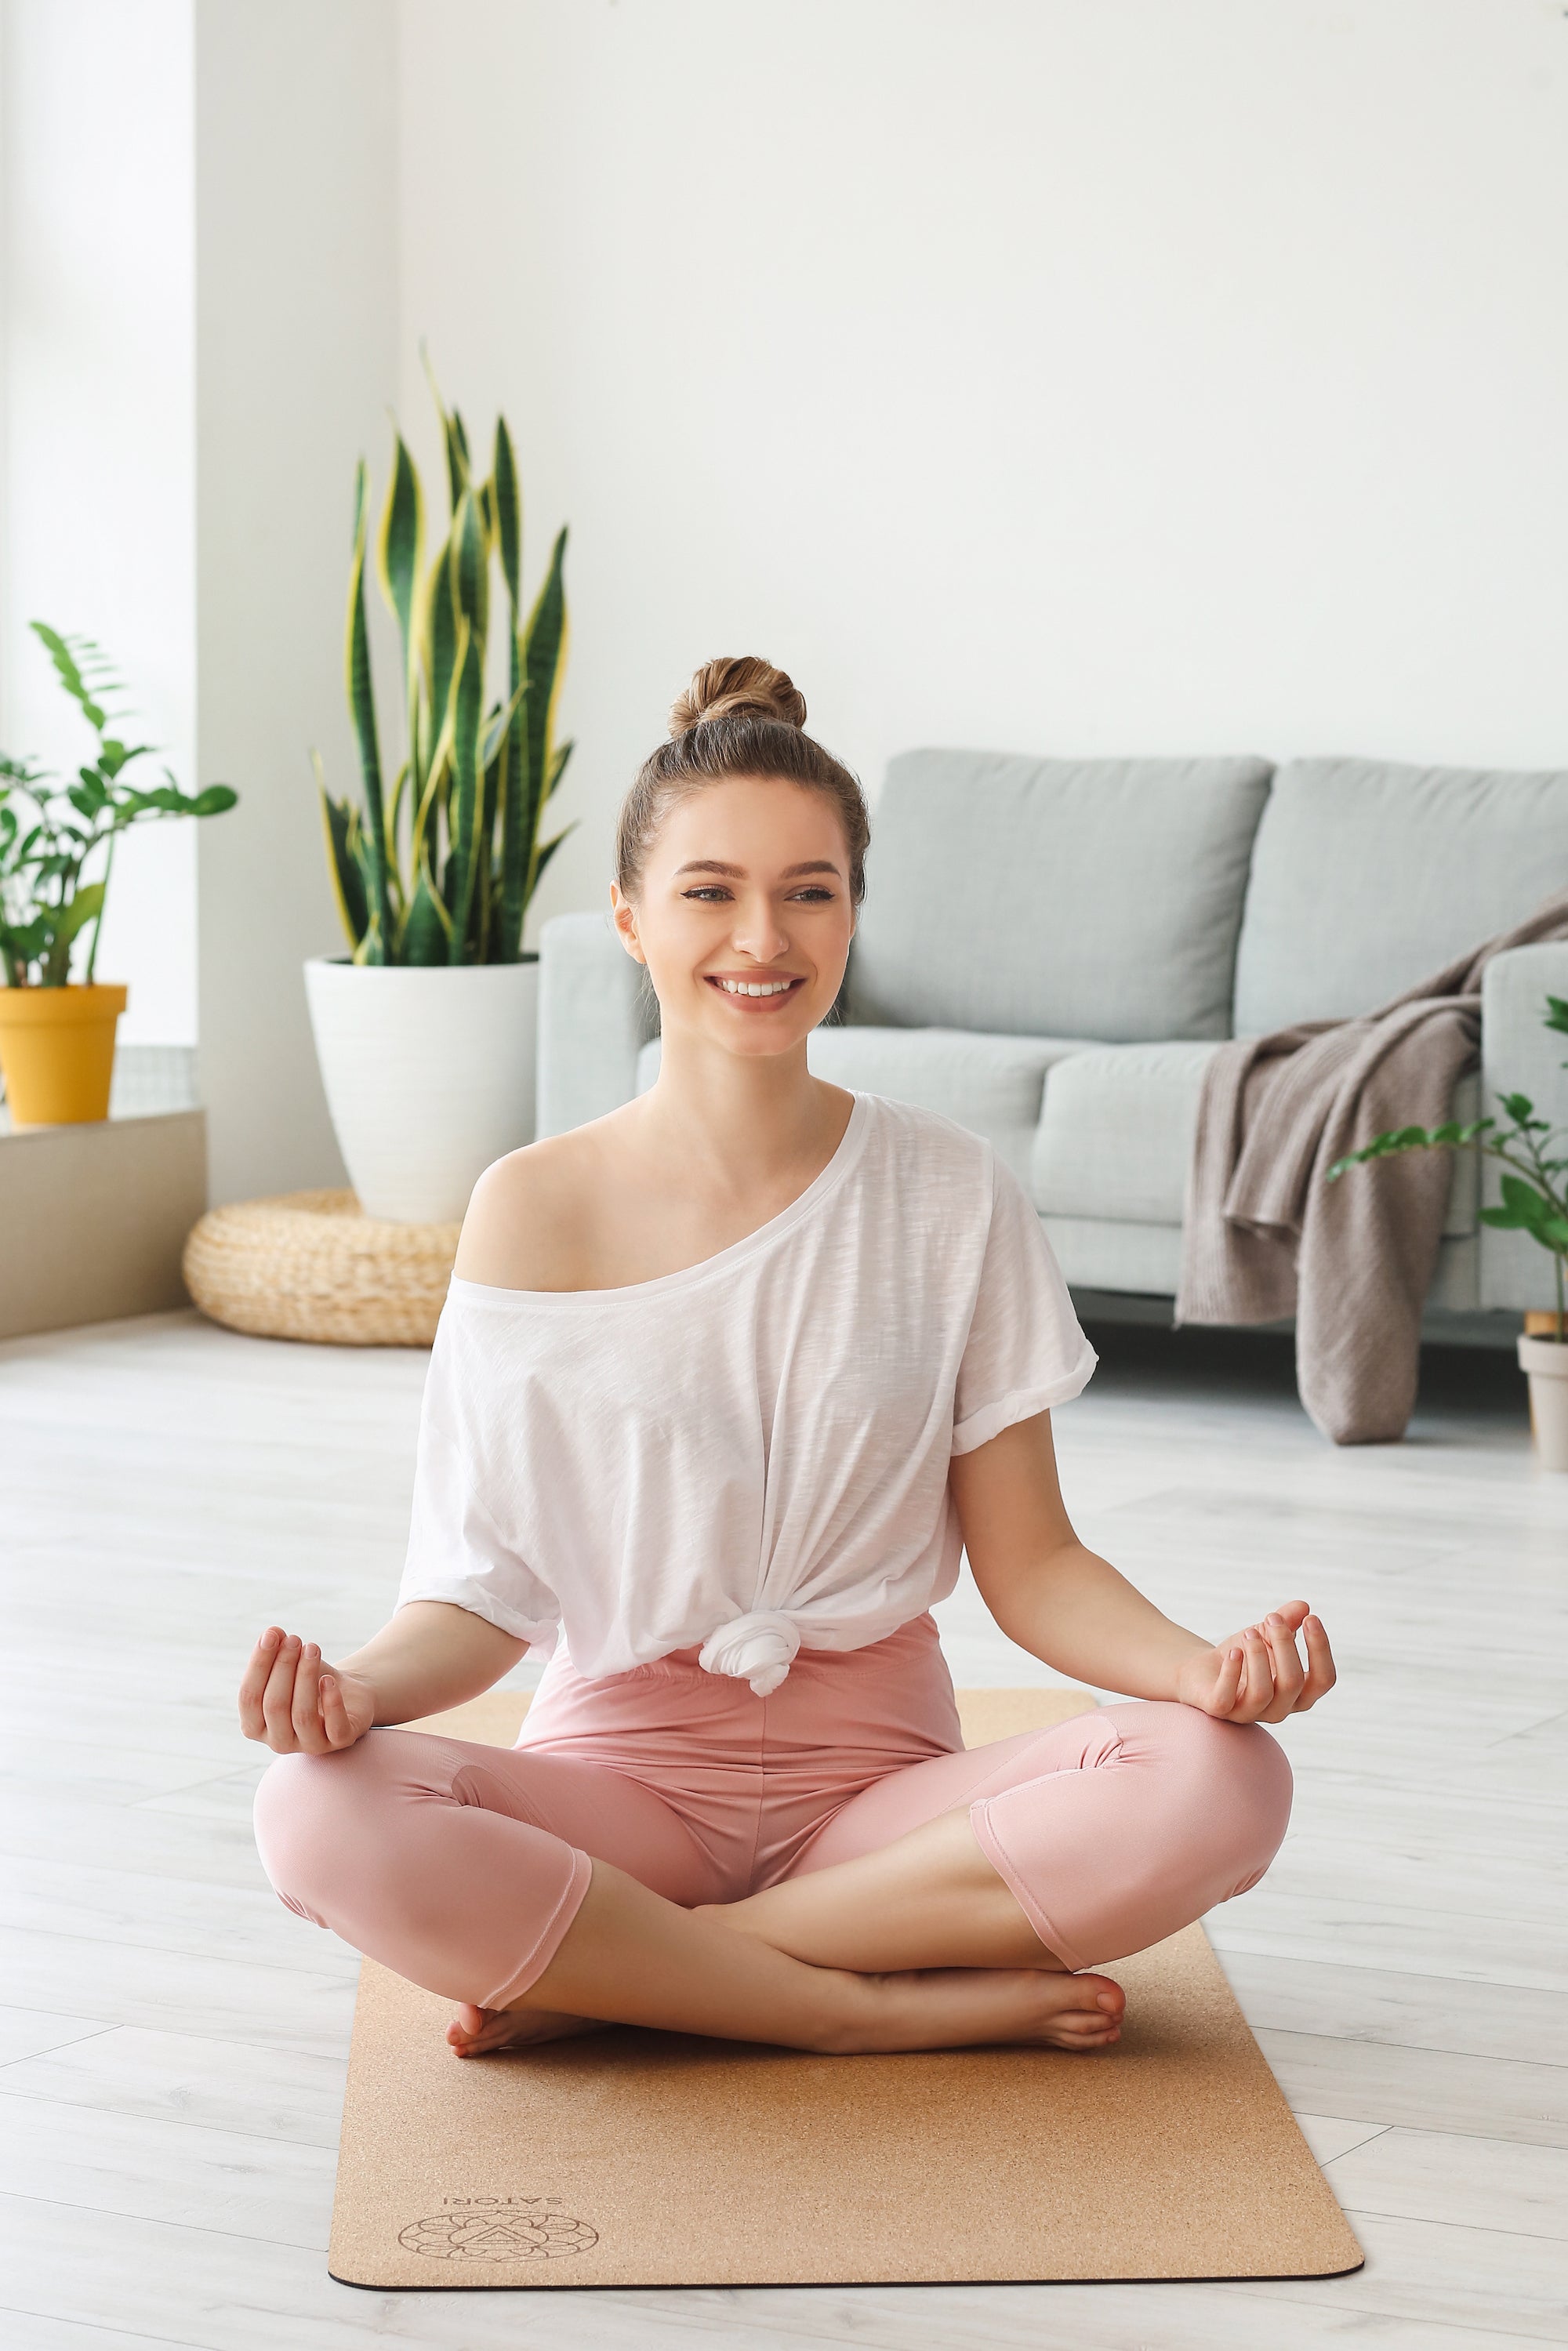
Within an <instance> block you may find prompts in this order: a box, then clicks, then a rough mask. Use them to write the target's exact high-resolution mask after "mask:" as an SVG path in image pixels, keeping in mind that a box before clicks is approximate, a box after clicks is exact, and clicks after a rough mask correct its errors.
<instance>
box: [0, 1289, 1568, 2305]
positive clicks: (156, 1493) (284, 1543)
mask: <svg viewBox="0 0 1568 2351" xmlns="http://www.w3.org/2000/svg"><path fill="white" fill-rule="evenodd" d="M1097 1335H1098V1336H1099V1337H1100V1340H1101V1343H1102V1348H1103V1354H1104V1357H1105V1361H1104V1363H1103V1367H1102V1370H1101V1372H1100V1373H1099V1374H1098V1375H1097V1377H1096V1379H1095V1381H1094V1384H1093V1385H1092V1388H1091V1390H1090V1392H1089V1394H1088V1395H1086V1396H1085V1397H1084V1398H1083V1399H1082V1402H1081V1403H1079V1404H1077V1405H1073V1406H1071V1407H1070V1408H1069V1409H1067V1410H1065V1411H1063V1412H1062V1413H1061V1414H1060V1415H1059V1416H1058V1431H1057V1433H1058V1440H1059V1445H1060V1449H1061V1456H1062V1460H1063V1469H1064V1481H1065V1485H1066V1489H1067V1493H1068V1499H1069V1502H1070V1505H1071V1507H1072V1509H1073V1510H1074V1512H1075V1515H1076V1517H1077V1519H1078V1521H1079V1524H1080V1526H1081V1528H1082V1532H1083V1533H1084V1535H1085V1537H1086V1539H1087V1540H1088V1541H1091V1542H1092V1543H1093V1544H1094V1545H1096V1546H1097V1547H1098V1548H1100V1549H1102V1550H1103V1551H1104V1552H1106V1553H1107V1554H1108V1555H1109V1556H1110V1557H1111V1558H1112V1559H1113V1560H1115V1561H1116V1562H1118V1563H1119V1564H1120V1565H1121V1566H1123V1567H1124V1569H1125V1570H1126V1571H1127V1572H1128V1573H1130V1574H1132V1575H1133V1576H1134V1578H1135V1579H1136V1580H1137V1581H1139V1582H1140V1583H1142V1584H1143V1586H1144V1588H1145V1590H1147V1591H1148V1592H1150V1593H1152V1594H1153V1596H1154V1597H1155V1599H1156V1600H1158V1601H1159V1603H1160V1604H1162V1606H1164V1607H1166V1609H1168V1610H1169V1611H1170V1613H1171V1614H1174V1615H1176V1616H1178V1617H1180V1618H1182V1619H1183V1620H1185V1621H1186V1623H1188V1624H1192V1625H1198V1626H1201V1627H1204V1628H1206V1629H1207V1630H1208V1631H1210V1632H1212V1633H1214V1634H1216V1635H1218V1634H1219V1633H1221V1632H1226V1631H1229V1630H1231V1629H1232V1628H1233V1627H1234V1626H1235V1625H1238V1624H1239V1623H1241V1622H1244V1621H1246V1620H1247V1619H1248V1618H1249V1617H1251V1616H1253V1615H1255V1614H1257V1613H1259V1611H1260V1610H1261V1609H1262V1608H1264V1607H1265V1606H1267V1605H1270V1604H1273V1603H1274V1602H1276V1601H1279V1600H1282V1599H1291V1598H1295V1597H1298V1596H1301V1597H1305V1598H1308V1599H1310V1600H1311V1601H1312V1603H1313V1604H1315V1605H1316V1606H1318V1607H1319V1608H1320V1609H1321V1610H1322V1613H1323V1614H1324V1615H1325V1616H1326V1618H1327V1619H1328V1621H1329V1624H1330V1626H1331V1629H1332V1630H1333V1633H1334V1634H1335V1635H1337V1646H1338V1649H1339V1654H1340V1657H1341V1661H1342V1667H1343V1680H1342V1683H1341V1687H1340V1688H1339V1689H1338V1690H1337V1691H1336V1692H1335V1693H1334V1695H1333V1698H1331V1699H1330V1701H1329V1702H1328V1704H1327V1705H1326V1706H1324V1707H1323V1708H1320V1709H1319V1711H1318V1712H1317V1713H1316V1714H1314V1715H1313V1716H1312V1717H1311V1718H1309V1719H1303V1720H1302V1721H1301V1722H1300V1723H1297V1724H1293V1725H1291V1726H1289V1727H1288V1728H1287V1730H1286V1733H1285V1736H1286V1738H1287V1740H1288V1744H1289V1748H1290V1751H1291V1759H1292V1761H1293V1762H1294V1764H1295V1766H1296V1771H1297V1787H1298V1802H1297V1810H1296V1815H1295V1821H1294V1824H1293V1826H1292V1829H1291V1835H1290V1839H1289V1841H1288V1843H1287V1844H1286V1846H1285V1849H1284V1851H1283V1854H1282V1855H1281V1858H1280V1860H1279V1861H1278V1862H1277V1864H1276V1865H1275V1867H1274V1869H1273V1871H1272V1872H1271V1874H1270V1876H1269V1877H1268V1879H1267V1880H1266V1881H1265V1883H1264V1884H1263V1886H1261V1887H1260V1888H1259V1889H1258V1890H1257V1891H1256V1892H1254V1893H1252V1894H1250V1895H1249V1896H1245V1897H1244V1898H1243V1899H1242V1900H1240V1901H1239V1902H1237V1903H1235V1904H1234V1905H1231V1906H1228V1907H1226V1908H1225V1909H1222V1910H1221V1911H1219V1912H1218V1913H1217V1914H1216V1915H1215V1917H1213V1919H1212V1920H1211V1922H1210V1925H1211V1932H1212V1934H1213V1937H1214V1939H1215V1942H1216V1943H1217V1945H1218V1948H1219V1949H1220V1951H1221V1953H1222V1955H1223V1958H1224V1960H1225V1964H1226V1967H1227V1969H1228V1971H1229V1973H1230V1976H1231V1979H1232V1980H1233V1982H1234V1983H1235V1985H1236V1987H1237V1989H1238V1991H1239V1994H1240V1996H1241V1999H1242V2001H1243V2003H1244V2005H1245V2007H1246V2010H1247V2012H1248V2014H1249V2017H1250V2018H1251V2020H1252V2022H1253V2024H1254V2026H1255V2027H1256V2029H1257V2031H1258V2032H1259V2034H1260V2039H1261V2041H1262V2043H1263V2046H1264V2048H1265V2049H1266V2051H1267V2053H1268V2055H1269V2057H1270V2062H1271V2063H1272V2064H1273V2065H1274V2067H1275V2069H1276V2071H1277V2073H1278V2074H1279V2076H1280V2079H1281V2082H1282V2083H1283V2084H1284V2085H1285V2088H1286V2090H1287V2092H1288V2093H1289V2095H1290V2097H1291V2102H1292V2104H1293V2105H1295V2106H1296V2108H1297V2109H1298V2111H1299V2112H1300V2114H1301V2118H1302V2124H1303V2127H1304V2128H1305V2130H1306V2132H1307V2134H1308V2136H1309V2137H1310V2138H1311V2140H1312V2145H1313V2147H1314V2148H1315V2150H1316V2151H1317V2153H1318V2155H1319V2158H1320V2159H1321V2160H1322V2162H1323V2163H1324V2164H1325V2166H1326V2168H1327V2170H1328V2176H1329V2178H1330V2179H1332V2180H1333V2183H1334V2186H1335V2188H1336V2189H1337V2191H1338V2193H1339V2196H1340V2199H1341V2200H1342V2202H1343V2204H1344V2205H1345V2207H1346V2209H1347V2210H1349V2211H1350V2212H1351V2213H1352V2215H1353V2216H1354V2224H1355V2227H1356V2229H1357V2231H1358V2232H1359V2234H1360V2235H1361V2237H1362V2240H1363V2241H1364V2244H1365V2245H1366V2247H1367V2248H1368V2252H1369V2260H1368V2262H1367V2266H1366V2268H1365V2270H1364V2272H1363V2273H1360V2274H1359V2275H1357V2276H1354V2277H1350V2278H1343V2279H1336V2280H1330V2281H1323V2282H1320V2283H1300V2284H1292V2283H1282V2284H1247V2283H1241V2284H1235V2285H1177V2286H1162V2285H1142V2286H1094V2287H1082V2286H1071V2287H1068V2286H1055V2287H1037V2286H1007V2287H986V2288H964V2289H958V2288H949V2287H926V2288H900V2289H896V2290H894V2289H883V2288H857V2289H852V2290H850V2289H845V2290H838V2289H831V2288H816V2289H811V2290H810V2291H805V2292H800V2291H768V2292H745V2293H731V2292H728V2291H715V2292H688V2293H664V2292H653V2293H639V2294H587V2295H583V2294H570V2295H561V2296H559V2298H556V2297H551V2296H547V2295H539V2296H537V2297H535V2296H521V2295H516V2294H403V2295H381V2294H364V2293H357V2292H355V2291H353V2290H351V2289H350V2288H346V2287H342V2286H338V2285H334V2284H333V2283H330V2281H329V2279H328V2277H327V2275H326V2273H325V2267H324V2262H323V2248H324V2247H325V2244H326V2241H327V2228H328V2214H329V2201H330V2196H331V2187H332V2167H333V2154H334V2147H335V2145H336V2137H337V2123H338V2101H339V2096H340V2085H341V2081H342V2073H343V2059H344V2052H345V2049H346V2046H347V2042H348V2032H349V2014H350V2001H351V1998H352V1988H353V1975H354V1964H353V1960H352V1957H351V1955H350V1953H349V1952H348V1951H347V1950H345V1949H343V1948H342V1947H341V1946H340V1945H337V1944H335V1943H334V1942H333V1941H331V1940H330V1939H329V1938H328V1937H327V1936H325V1935H323V1934H320V1933H319V1932H317V1931H316V1930H314V1929H312V1928H308V1927H305V1926H303V1925H302V1924H301V1923H300V1922H299V1920H298V1919H297V1918H295V1917H291V1916H290V1915H289V1914H288V1913H287V1911H286V1910H285V1909H284V1908H283V1907H282V1906H281V1905H280V1904H279V1903H278V1902H277V1900H276V1898H275V1897H274V1896H272V1894H271V1893H270V1891H269V1890H268V1888H267V1885H266V1883H265V1881H264V1880H263V1878H262V1876H261V1872H260V1869H259V1867H258V1865H257V1863H256V1855H255V1853H254V1850H253V1848H252V1844H251V1837H250V1828H249V1818H248V1813H249V1801H250V1793H251V1789H252V1786H253V1784H254V1782H255V1779H256V1770H257V1761H256V1754H257V1751H256V1750H255V1749H254V1748H250V1747H247V1746H246V1744H245V1742H244V1741H243V1740H241V1739H240V1738H239V1736H238V1733H237V1731H236V1730H235V1727H234V1721H233V1708H232V1698H231V1692H232V1687H233V1684H234V1682H235V1676H236V1674H237V1671H238V1668H239V1663H240V1659H241V1656H242V1653H243V1652H244V1650H245V1649H246V1647H247V1646H248V1644H249V1642H250V1640H251V1638H252V1637H253V1636H254V1634H255V1633H256V1630H257V1629H258V1628H259V1626H260V1625H262V1624H263V1623H265V1622H266V1621H267V1620H268V1619H269V1618H272V1617H276V1616H280V1617H282V1618H283V1619H284V1620H285V1621H287V1623H289V1624H290V1625H295V1626H297V1627H298V1628H302V1629H303V1630H304V1631H305V1632H306V1633H307V1634H308V1635H313V1636H315V1637H317V1638H319V1640H320V1641H321V1642H322V1643H323V1645H324V1646H325V1647H326V1648H327V1650H328V1652H329V1654H330V1653H331V1651H332V1650H334V1649H337V1648H340V1647H341V1646H346V1645H348V1644H350V1643H351V1642H353V1641H354V1640H355V1639H356V1638H358V1637H359V1636H361V1635H363V1634H364V1633H365V1632H366V1631H368V1630H369V1629H370V1628H371V1627H372V1626H373V1625H375V1624H377V1623H378V1622H380V1621H381V1619H382V1616H383V1614H384V1613H385V1611H386V1609H387V1606H388V1604H389V1603H390V1599H391V1596H392V1592H393V1589H394V1586H395V1582H396V1576H397V1571H398V1567H399V1563H400V1559H401V1552H402V1540H403V1535H404V1530H405V1525H406V1515H407V1505H408V1493H409V1481H410V1466H411V1459H412V1450H413V1432H414V1426H415V1419H416V1415H417V1409H418V1401H419V1390H420V1384H421V1381H422V1378H423V1368H424V1364H423V1357H421V1356H419V1355H415V1354H412V1353H365V1354H357V1353H346V1352H339V1351H335V1350H331V1349H310V1348H300V1347H291V1346H284V1345H270V1344H267V1343H263V1342H256V1341H248V1340H245V1339H240V1338H236V1337H234V1336H232V1335H229V1334H227V1333H224V1332H217V1331H215V1330H214V1329H212V1328H210V1327H209V1326H206V1325H204V1324H202V1323H199V1322H196V1321H195V1320H194V1319H193V1318H183V1317H172V1318H167V1319H162V1318H160V1319H155V1320H152V1321H146V1322H135V1323H126V1324H120V1325H119V1326H110V1327H105V1328H102V1329H99V1330H96V1331H90V1332H77V1333H69V1334H63V1335H61V1336H58V1337H52V1338H47V1339H35V1340H25V1341H19V1342H12V1343H10V1344H8V1345H6V1346H4V1347H0V1555H3V1561H4V1569H5V1604H4V1605H5V1619H4V1629H5V1700H6V1703H5V1723H4V1734H3V1739H0V1853H3V1854H4V1855H5V1856H6V1858H5V1861H4V1863H3V1865H0V1867H3V1870H4V1884H5V1900H4V1905H3V1914H0V1915H3V1920H4V1924H3V1927H0V1950H3V1955H4V1963H5V1975H4V1980H3V1981H0V2001H4V2002H5V2006H4V2007H0V2093H3V2094H4V2095H5V2098H6V2100H7V2102H8V2103H7V2104H6V2105H5V2106H3V2107H0V2116H4V2119H5V2124H6V2125H7V2126H8V2127H6V2128H5V2129H4V2130H3V2131H0V2146H3V2149H4V2152H3V2155H0V2165H3V2173H0V2190H3V2191H4V2195H3V2197H0V2208H3V2221H0V2225H3V2226H4V2228H5V2247H4V2251H3V2252H0V2341H3V2342H4V2343H5V2346H7V2351H131V2346H139V2351H146V2346H148V2345H150V2344H151V2345H157V2344H162V2343H174V2344H182V2345H187V2346H201V2351H284V2347H285V2346H302V2351H350V2346H357V2345H361V2344H363V2343H364V2342H366V2341H367V2340H369V2339H373V2338H384V2339H389V2340H392V2341H395V2342H398V2343H406V2344H429V2345H440V2346H454V2351H487V2346H492V2345H495V2346H499V2345H502V2344H507V2345H513V2344H519V2343H523V2344H527V2345H528V2346H536V2351H537V2346H549V2347H550V2351H553V2346H558V2345H559V2346H567V2345H569V2344H570V2345H571V2346H585V2351H599V2346H604V2351H623V2346H624V2347H625V2351H630V2346H638V2351H642V2346H649V2351H665V2346H668V2351H674V2346H685V2345H691V2346H719V2345H722V2346H754V2351H755V2347H756V2346H765V2345H766V2346H773V2351H801V2346H812V2345H824V2346H826V2345H835V2346H847V2345H853V2346H862V2351H866V2346H870V2347H871V2351H894V2346H897V2351H903V2346H910V2351H1004V2346H1009V2351H1010V2347H1011V2346H1018V2351H1022V2346H1031V2351H1032V2346H1038V2345H1041V2344H1050V2345H1051V2346H1065V2351H1223V2346H1239V2345H1243V2344H1246V2345H1249V2346H1252V2345H1258V2344H1262V2345H1266V2346H1269V2351H1299V2346H1318V2345H1324V2346H1327V2345H1335V2346H1337V2345H1343V2344H1351V2343H1354V2344H1355V2345H1356V2346H1363V2345H1364V2346H1375V2351H1434V2346H1436V2347H1437V2351H1487V2347H1488V2346H1502V2345H1504V2344H1516V2343H1517V2342H1519V2341H1520V2340H1521V2339H1523V2340H1527V2341H1535V2342H1547V2343H1563V2342H1565V2341H1568V2314H1565V2302H1564V2292H1565V2284H1568V2245H1565V2243H1564V2239H1565V2238H1568V1934H1565V1932H1564V1928H1565V1927H1568V1899H1565V1896H1564V1840H1563V1827H1564V1823H1565V1820H1568V1787H1565V1781H1564V1766H1565V1765H1568V1646H1565V1642H1564V1633H1565V1631H1568V1478H1556V1479H1552V1478H1547V1477H1544V1476H1542V1474H1540V1473H1539V1472H1537V1471H1536V1470H1535V1469H1534V1468H1533V1465H1532V1462H1531V1457H1530V1453H1529V1450H1528V1444H1527V1439H1526V1435H1525V1430H1524V1426H1523V1405H1522V1398H1521V1386H1522V1384H1521V1380H1520V1377H1519V1374H1518V1373H1517V1372H1516V1371H1515V1370H1514V1369H1513V1368H1512V1366H1511V1364H1509V1363H1507V1362H1506V1361H1502V1360H1498V1359H1495V1358H1488V1357H1481V1356H1477V1355H1471V1354H1463V1355H1461V1354H1458V1353H1452V1354H1448V1355H1447V1356H1444V1357H1440V1358H1438V1359H1437V1364H1436V1366H1435V1370H1434V1374H1433V1378H1432V1381H1431V1384H1430V1387H1429V1390H1428V1393H1427V1396H1426V1398H1425V1400H1424V1403H1423V1407H1422V1411H1421V1414H1420V1416H1419V1419H1418V1420H1417V1422H1416V1426H1415V1429H1414V1431H1413V1434H1412V1437H1411V1440H1410V1441H1409V1442H1408V1443H1406V1445H1404V1446H1401V1447H1375V1448H1365V1449H1363V1450H1358V1451H1351V1452H1335V1451H1333V1449H1332V1448H1331V1447H1328V1446H1327V1445H1325V1444H1324V1443H1323V1442H1322V1440H1321V1439H1320V1438H1319V1437H1317V1436H1316V1435H1315V1434H1314V1432H1313V1431H1312V1428H1311V1427H1310V1426H1309V1425H1308V1424H1307V1422H1306V1421H1305V1419H1304V1418H1303V1417H1302V1416H1301V1414H1300V1412H1299V1410H1298V1408H1297V1407H1296V1405H1295V1403H1294V1400H1293V1396H1292V1395H1291V1387H1290V1383H1289V1374H1288V1365H1287V1364H1286V1361H1285V1359H1284V1356H1283V1354H1282V1351H1281V1344H1280V1343H1278V1342H1275V1341H1271V1340H1260V1339H1247V1338H1240V1337H1231V1336H1229V1335H1228V1334H1226V1335H1223V1336H1218V1337H1217V1336H1214V1335H1210V1334H1183V1335H1181V1336H1178V1337H1176V1338H1172V1337H1171V1336H1170V1335H1168V1334H1165V1333H1151V1332H1135V1331H1126V1330H1124V1331H1119V1332H1118V1331H1112V1330H1107V1331H1105V1332H1103V1333H1101V1334H1097ZM943 1614H944V1620H945V1632H946V1638H947V1642H948V1647H949V1654H950V1656H951V1658H952V1662H953V1667H954V1671H955V1675H956V1678H957V1680H958V1681H959V1682H961V1683H963V1682H967V1683H980V1682H990V1683H1001V1684H1006V1683H1017V1682H1022V1681H1028V1680H1031V1679H1050V1678H1051V1676H1050V1675H1049V1674H1047V1672H1046V1671H1045V1669H1044V1668H1042V1667H1039V1666H1037V1665H1036V1664H1035V1663H1034V1661H1033V1660H1031V1659H1030V1658H1027V1657H1025V1656H1022V1655H1021V1654H1020V1653H1019V1652H1018V1651H1016V1650H1014V1649H1012V1648H1011V1647H1010V1646H1009V1644H1008V1643H1007V1642H1006V1641H1005V1640H1004V1639H1003V1638H1002V1636H1001V1635H1000V1634H998V1632H997V1631H996V1630H995V1628H994V1627H992V1626H991V1625H989V1622H988V1619H987V1618H986V1617H985V1615H984V1613H983V1611H982V1610H981V1609H980V1607H979V1604H978V1603H977V1600H976V1599H975V1597H974V1595H973V1593H965V1592H963V1591H960V1592H959V1593H957V1594H956V1595H955V1598H954V1600H953V1601H952V1602H951V1603H950V1604H948V1606H947V1607H946V1610H945V1611H944V1612H943Z"/></svg>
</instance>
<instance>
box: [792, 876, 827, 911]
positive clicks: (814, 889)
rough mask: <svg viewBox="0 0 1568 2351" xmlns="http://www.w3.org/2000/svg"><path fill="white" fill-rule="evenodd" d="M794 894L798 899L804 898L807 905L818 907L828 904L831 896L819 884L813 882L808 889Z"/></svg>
mask: <svg viewBox="0 0 1568 2351" xmlns="http://www.w3.org/2000/svg"><path fill="white" fill-rule="evenodd" d="M795 894H796V896H797V897H798V898H804V899H805V900H806V901H807V903H808V904H811V905H818V906H821V905H827V904H830V903H831V899H832V895H833V893H832V892H831V890H829V889H826V888H825V887H824V886H823V884H822V883H821V882H813V883H811V884H810V888H809V889H805V890H798V891H797V892H796V893H795Z"/></svg>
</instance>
